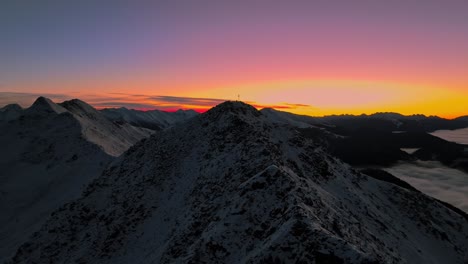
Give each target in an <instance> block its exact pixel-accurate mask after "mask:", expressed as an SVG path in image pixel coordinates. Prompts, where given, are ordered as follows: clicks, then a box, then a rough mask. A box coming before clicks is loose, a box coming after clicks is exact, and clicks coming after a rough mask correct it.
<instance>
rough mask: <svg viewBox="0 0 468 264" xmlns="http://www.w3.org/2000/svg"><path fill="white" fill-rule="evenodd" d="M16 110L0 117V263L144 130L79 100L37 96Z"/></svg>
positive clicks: (144, 133) (143, 132) (138, 138)
mask: <svg viewBox="0 0 468 264" xmlns="http://www.w3.org/2000/svg"><path fill="white" fill-rule="evenodd" d="M16 109H17V110H18V111H19V110H20V109H18V108H17V107H16ZM18 113H19V114H18V115H17V116H16V117H13V116H11V117H12V118H8V119H2V120H0V131H1V134H0V146H1V147H0V212H1V213H0V263H1V262H2V260H3V259H4V258H7V257H10V256H11V255H12V254H14V253H15V251H16V249H17V247H18V246H19V245H20V244H22V243H24V242H25V240H26V239H27V238H28V237H29V236H30V235H31V234H32V233H33V232H35V231H36V230H37V229H38V228H39V227H40V226H41V225H42V224H43V223H44V221H45V219H47V218H48V217H49V214H50V213H51V212H52V211H53V210H55V209H57V208H58V207H59V206H61V205H62V204H64V203H65V202H69V201H71V200H72V199H76V198H78V197H79V196H80V194H81V192H82V191H83V188H84V186H86V184H88V183H89V182H90V181H91V180H93V179H94V178H96V177H97V176H99V175H100V174H101V173H102V171H103V170H104V169H105V168H106V166H107V165H108V164H109V163H110V162H111V161H112V160H113V159H114V157H113V156H116V155H119V154H121V153H122V152H123V151H125V150H126V149H127V148H128V147H130V146H131V145H133V144H134V143H136V142H137V141H138V140H140V139H141V138H143V137H145V136H147V135H148V134H147V132H146V131H143V130H142V129H140V128H135V127H132V126H130V125H128V124H122V125H118V124H113V123H112V122H110V121H109V120H107V119H106V118H105V117H103V116H102V115H101V114H100V113H99V112H97V111H96V110H94V109H93V108H92V107H90V106H89V105H87V104H85V103H83V102H80V101H78V100H72V101H69V102H64V103H63V104H62V105H58V104H55V103H54V102H52V101H51V100H49V99H47V98H43V97H40V98H38V99H37V100H36V101H35V102H34V104H33V105H32V106H31V107H29V108H28V109H25V110H21V111H19V112H18Z"/></svg>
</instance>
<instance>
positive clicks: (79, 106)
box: [60, 99, 97, 113]
mask: <svg viewBox="0 0 468 264" xmlns="http://www.w3.org/2000/svg"><path fill="white" fill-rule="evenodd" d="M60 105H61V106H63V107H64V108H66V109H67V110H69V111H71V112H73V113H76V112H77V111H79V112H85V113H94V112H96V111H97V110H96V109H95V108H94V107H92V106H91V105H89V104H87V103H86V102H84V101H81V100H79V99H72V100H69V101H65V102H63V103H60Z"/></svg>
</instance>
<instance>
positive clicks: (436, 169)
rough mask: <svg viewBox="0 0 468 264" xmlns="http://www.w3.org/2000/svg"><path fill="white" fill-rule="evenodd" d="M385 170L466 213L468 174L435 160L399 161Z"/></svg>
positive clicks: (467, 209)
mask: <svg viewBox="0 0 468 264" xmlns="http://www.w3.org/2000/svg"><path fill="white" fill-rule="evenodd" d="M385 170H386V171H388V172H390V173H391V174H393V175H395V176H396V177H398V178H400V179H402V180H404V181H406V182H408V183H409V184H411V185H413V186H414V187H415V188H416V189H418V190H420V191H422V192H424V193H426V194H428V195H430V196H432V197H435V198H437V199H439V200H442V201H444V202H448V203H450V204H452V205H454V206H456V207H458V208H460V209H462V210H463V211H465V212H467V213H468V174H466V173H464V172H462V171H459V170H455V169H452V168H449V167H446V166H444V165H442V164H441V163H440V162H437V161H417V162H414V163H400V164H398V165H396V166H393V167H390V168H387V169H385Z"/></svg>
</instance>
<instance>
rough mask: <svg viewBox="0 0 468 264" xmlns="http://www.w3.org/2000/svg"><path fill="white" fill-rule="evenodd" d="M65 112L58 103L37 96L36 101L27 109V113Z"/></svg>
mask: <svg viewBox="0 0 468 264" xmlns="http://www.w3.org/2000/svg"><path fill="white" fill-rule="evenodd" d="M64 112H67V110H66V109H65V108H63V107H61V106H60V105H58V104H56V103H54V102H52V100H50V99H49V98H45V97H42V96H41V97H39V98H37V99H36V101H35V102H34V103H33V104H32V105H31V107H29V108H28V109H27V113H28V114H33V115H35V114H51V113H55V114H61V113H64Z"/></svg>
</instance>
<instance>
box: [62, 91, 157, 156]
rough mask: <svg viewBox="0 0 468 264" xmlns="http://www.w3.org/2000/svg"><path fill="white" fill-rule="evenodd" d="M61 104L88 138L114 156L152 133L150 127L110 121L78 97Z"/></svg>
mask: <svg viewBox="0 0 468 264" xmlns="http://www.w3.org/2000/svg"><path fill="white" fill-rule="evenodd" d="M60 106H62V107H63V108H65V109H67V110H68V111H70V113H72V114H73V116H74V117H75V118H76V119H77V120H78V121H79V122H80V124H81V131H82V133H83V135H84V137H85V138H86V139H87V140H89V141H91V142H93V143H95V144H97V145H99V146H101V147H102V148H103V149H104V151H105V152H106V153H108V154H110V155H112V156H118V155H120V154H122V153H123V152H124V151H126V150H127V149H128V148H129V147H131V146H133V144H135V143H136V142H138V141H139V140H141V139H142V138H145V137H148V136H149V135H150V134H151V133H152V131H151V130H149V129H145V128H140V127H135V126H132V125H130V124H128V123H127V122H113V121H110V120H109V119H108V118H106V117H105V116H104V115H103V114H102V113H101V112H99V111H97V110H96V109H94V108H93V107H92V106H90V105H88V104H86V103H85V102H83V101H80V100H78V99H74V100H70V101H65V102H63V103H61V104H60Z"/></svg>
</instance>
